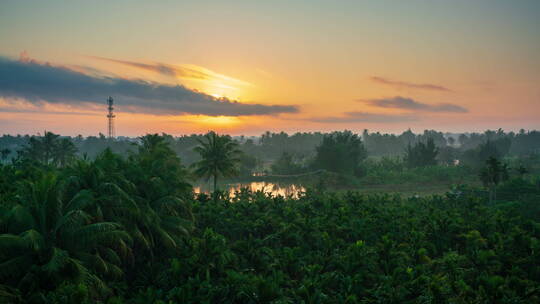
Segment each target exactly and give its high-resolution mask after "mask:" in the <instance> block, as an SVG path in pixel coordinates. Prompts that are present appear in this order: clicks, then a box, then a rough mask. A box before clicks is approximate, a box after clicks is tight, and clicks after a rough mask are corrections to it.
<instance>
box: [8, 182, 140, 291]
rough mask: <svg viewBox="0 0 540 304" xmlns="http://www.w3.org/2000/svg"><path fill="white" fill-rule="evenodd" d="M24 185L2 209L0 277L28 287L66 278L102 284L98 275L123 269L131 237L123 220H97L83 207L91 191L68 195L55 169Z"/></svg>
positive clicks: (89, 202)
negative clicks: (16, 197) (16, 199)
mask: <svg viewBox="0 0 540 304" xmlns="http://www.w3.org/2000/svg"><path fill="white" fill-rule="evenodd" d="M22 190H23V191H21V195H20V196H21V199H22V200H21V202H20V203H19V204H16V205H14V206H13V207H12V208H9V209H8V210H4V211H5V212H2V213H1V214H2V215H1V218H0V229H1V230H0V233H2V234H0V259H1V260H0V279H2V280H5V279H9V282H12V284H14V285H15V286H17V287H18V288H19V289H21V290H24V291H26V292H32V290H33V289H35V288H39V287H38V286H35V285H36V283H37V284H42V285H43V286H41V287H44V286H45V287H49V288H50V287H54V286H58V284H61V283H62V282H64V281H74V282H84V283H88V284H91V286H93V287H96V288H97V289H98V290H102V289H103V288H104V287H103V286H104V284H103V282H102V281H101V279H100V277H105V276H106V277H119V276H121V275H122V270H121V269H120V267H119V266H121V261H122V258H121V257H124V258H125V256H126V254H128V253H129V252H130V249H129V247H128V244H129V243H130V241H131V238H130V237H129V235H128V234H127V233H126V232H125V231H124V230H123V229H122V228H121V226H120V225H119V224H116V223H113V222H96V221H95V220H94V219H93V218H92V216H91V215H90V214H88V213H87V212H86V211H85V209H87V208H88V207H89V206H91V205H92V204H93V203H94V199H93V196H92V194H91V192H90V191H85V190H83V191H79V192H78V193H76V194H75V195H73V196H67V195H65V194H66V193H65V192H64V191H63V190H64V189H63V186H62V184H61V183H60V182H59V181H58V180H57V178H56V176H55V175H52V174H48V175H45V176H44V177H43V178H42V179H41V180H39V181H37V182H36V183H31V182H27V183H26V184H24V187H23V189H22Z"/></svg>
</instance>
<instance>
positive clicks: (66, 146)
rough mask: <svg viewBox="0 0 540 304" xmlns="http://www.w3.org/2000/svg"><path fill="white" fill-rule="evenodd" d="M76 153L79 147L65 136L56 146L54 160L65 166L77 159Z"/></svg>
mask: <svg viewBox="0 0 540 304" xmlns="http://www.w3.org/2000/svg"><path fill="white" fill-rule="evenodd" d="M75 153H77V147H75V145H74V144H73V142H72V141H71V139H69V138H63V139H61V140H60V141H58V143H57V144H56V146H55V150H54V162H55V163H56V164H57V165H58V166H60V167H65V166H66V165H67V164H69V163H70V162H72V161H73V160H74V159H75Z"/></svg>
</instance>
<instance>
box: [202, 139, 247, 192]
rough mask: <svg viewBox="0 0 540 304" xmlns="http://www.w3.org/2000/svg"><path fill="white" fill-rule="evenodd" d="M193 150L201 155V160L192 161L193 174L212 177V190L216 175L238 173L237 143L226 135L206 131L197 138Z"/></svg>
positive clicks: (215, 187)
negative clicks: (201, 136)
mask: <svg viewBox="0 0 540 304" xmlns="http://www.w3.org/2000/svg"><path fill="white" fill-rule="evenodd" d="M198 141H199V144H200V145H199V146H197V147H195V149H194V150H195V151H196V152H197V153H199V154H200V155H201V158H202V159H201V160H200V161H198V162H196V163H194V164H193V166H194V168H195V174H196V175H197V176H199V177H203V178H206V180H208V179H209V178H210V177H213V179H214V191H216V190H217V181H218V177H220V176H222V177H232V176H234V175H236V174H238V168H237V165H238V163H239V162H240V158H239V156H240V154H241V153H242V152H241V151H240V150H239V149H238V143H237V142H235V141H233V140H232V138H231V137H230V136H228V135H222V136H220V135H218V134H216V133H215V132H214V131H211V132H208V133H207V134H206V135H204V137H203V139H199V140H198Z"/></svg>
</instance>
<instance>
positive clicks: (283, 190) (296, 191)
mask: <svg viewBox="0 0 540 304" xmlns="http://www.w3.org/2000/svg"><path fill="white" fill-rule="evenodd" d="M242 188H247V189H249V190H251V191H252V192H256V191H263V192H264V193H270V194H272V195H274V196H275V195H281V196H285V197H288V196H292V197H294V198H298V196H299V195H300V193H302V192H305V191H306V189H305V188H304V187H302V186H300V185H295V184H277V183H269V182H251V183H234V184H227V185H222V186H220V189H222V190H227V191H229V193H230V195H231V197H234V195H235V192H236V191H240V189H242ZM193 191H194V192H195V193H210V192H211V191H212V187H211V186H210V185H199V186H195V187H193Z"/></svg>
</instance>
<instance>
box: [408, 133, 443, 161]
mask: <svg viewBox="0 0 540 304" xmlns="http://www.w3.org/2000/svg"><path fill="white" fill-rule="evenodd" d="M438 153H439V149H438V148H437V147H435V142H434V141H433V139H432V138H428V140H427V142H426V143H423V142H418V143H416V144H415V145H414V146H412V145H408V146H407V150H406V151H405V158H404V160H405V163H407V165H408V166H409V167H424V166H433V165H436V164H437V154H438Z"/></svg>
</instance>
